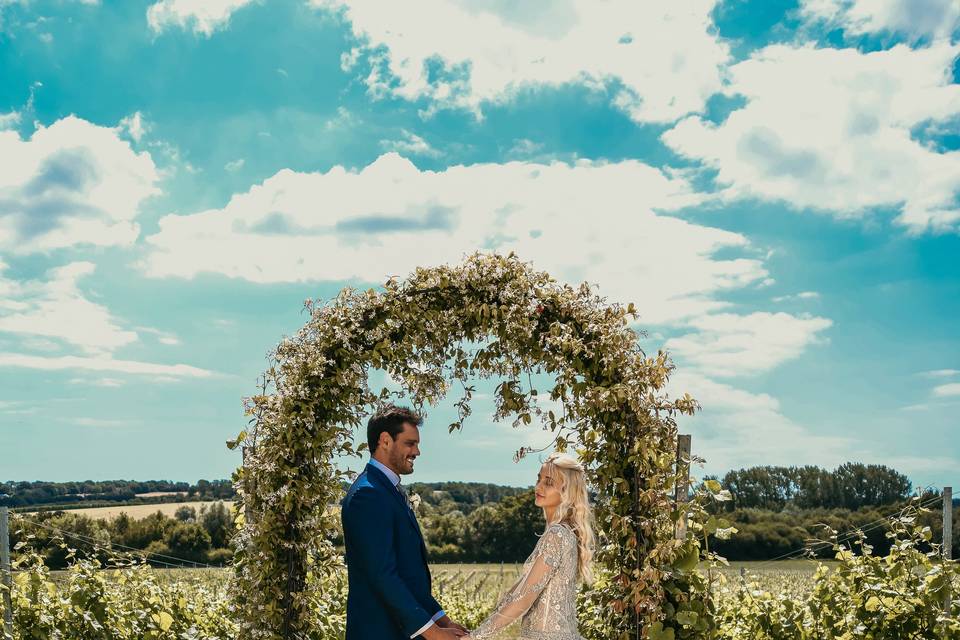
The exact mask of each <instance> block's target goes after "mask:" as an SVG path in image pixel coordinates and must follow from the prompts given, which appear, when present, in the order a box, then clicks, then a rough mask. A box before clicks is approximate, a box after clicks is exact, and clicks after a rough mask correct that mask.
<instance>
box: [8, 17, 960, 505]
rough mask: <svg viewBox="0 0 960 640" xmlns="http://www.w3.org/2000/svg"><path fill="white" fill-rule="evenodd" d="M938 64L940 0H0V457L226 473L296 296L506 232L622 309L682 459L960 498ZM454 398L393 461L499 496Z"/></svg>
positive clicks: (34, 472) (958, 404)
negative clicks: (857, 476) (890, 478)
mask: <svg viewBox="0 0 960 640" xmlns="http://www.w3.org/2000/svg"><path fill="white" fill-rule="evenodd" d="M958 55H960V4H957V3H956V2H954V0H923V1H922V2H918V1H917V0H688V1H686V2H675V1H672V0H646V1H644V2H636V1H633V0H622V1H621V0H607V1H604V2H596V1H595V0H557V1H555V2H537V3H533V2H527V3H515V2H506V1H504V0H421V1H420V2H417V3H414V4H410V3H383V2H375V1H373V0H204V1H202V2H201V1H191V0H159V1H157V0H123V1H120V0H100V1H97V0H0V460H2V462H0V479H4V480H54V481H65V480H80V479H120V478H125V479H127V478H129V479H143V480H145V479H175V480H196V479H198V478H223V477H228V476H229V474H230V473H231V471H232V470H233V469H234V468H235V466H236V465H237V464H239V458H238V455H237V454H236V453H235V452H231V451H229V450H228V449H227V448H226V446H225V444H224V443H225V441H226V440H228V439H230V438H232V437H235V435H236V434H237V433H238V432H239V431H240V430H241V429H243V428H244V427H245V425H246V417H245V416H244V414H243V398H244V397H245V396H248V395H250V394H252V393H254V392H255V391H256V388H257V379H258V376H259V375H260V374H261V372H262V371H263V370H264V368H265V367H266V366H267V356H268V354H269V353H270V352H271V350H272V349H273V348H274V347H275V346H276V344H277V343H278V342H279V340H280V339H281V338H282V337H283V336H284V335H290V334H292V333H294V332H295V331H296V330H297V329H298V328H299V327H300V326H301V325H302V324H303V323H304V322H305V320H306V315H305V314H304V312H303V301H304V300H305V299H307V298H313V299H329V298H331V297H332V296H334V295H335V294H336V292H337V291H339V290H340V289H341V288H342V287H345V286H358V287H369V286H378V285H379V284H381V283H382V282H383V281H384V280H385V279H387V278H388V277H391V276H399V277H403V276H405V275H406V274H409V273H410V272H411V271H412V270H413V269H414V268H415V267H417V266H420V265H423V266H429V265H438V264H456V263H458V262H460V261H461V260H462V259H463V258H464V256H466V255H468V254H470V253H472V252H474V251H496V252H501V253H507V252H509V251H515V252H516V253H517V255H519V256H520V258H521V259H523V260H525V261H528V262H530V263H531V264H532V265H533V266H534V267H535V268H537V269H541V270H545V271H549V272H550V273H551V274H553V275H554V276H555V277H556V278H558V279H559V280H561V281H564V282H569V283H573V284H578V283H580V282H584V281H586V282H589V283H591V284H592V285H594V286H596V288H597V290H598V291H599V293H600V294H602V295H604V296H605V297H607V299H608V300H610V301H611V302H633V303H635V304H636V306H637V309H638V311H639V314H640V317H639V320H638V321H637V324H636V328H637V329H638V330H642V331H643V332H645V333H644V334H643V336H642V337H641V345H642V347H643V348H644V349H645V350H646V351H647V352H648V353H656V352H657V351H658V350H660V349H664V350H667V351H668V352H669V353H670V354H671V356H672V358H673V361H674V362H675V364H676V367H677V368H676V371H675V372H674V375H673V377H672V379H671V383H670V384H671V390H672V391H673V392H674V393H678V394H682V393H684V392H689V393H691V395H693V396H694V397H696V398H697V399H698V400H699V401H700V403H701V405H702V407H703V409H702V411H701V412H699V413H698V414H697V415H696V416H695V417H692V418H688V419H685V420H684V421H683V422H682V424H681V430H682V431H684V432H686V433H690V434H692V435H693V451H694V453H695V454H697V455H698V456H701V457H703V458H705V459H706V463H704V465H703V466H702V467H699V468H696V469H694V474H695V475H697V476H701V475H703V474H708V473H709V474H723V473H724V472H726V471H727V470H729V469H736V468H742V467H749V466H754V465H765V464H770V465H805V464H815V465H820V466H823V467H826V468H834V467H836V466H837V465H839V464H842V463H844V462H847V461H855V462H863V463H868V464H884V465H888V466H891V467H893V468H895V469H897V470H899V471H901V472H903V473H905V474H907V475H908V476H909V477H910V479H911V480H912V481H913V482H914V484H915V485H916V486H926V485H933V486H936V487H939V486H943V485H948V484H952V485H953V486H954V487H956V486H960V419H958V417H957V410H958V408H960V335H958V331H960V324H958V322H957V319H958V317H960V260H958V258H960V235H958V231H960V84H958V81H960V64H958ZM484 388H485V387H484V386H483V385H480V390H481V394H480V397H479V398H478V399H477V401H476V402H475V403H474V410H475V413H474V415H473V416H472V417H471V418H470V419H469V420H468V422H467V424H466V425H465V428H464V430H463V431H462V432H461V433H455V434H451V435H447V433H446V424H448V422H449V421H450V420H449V417H450V414H451V407H450V403H449V402H447V403H443V404H441V405H439V406H437V407H434V408H432V409H431V410H430V411H429V413H428V416H427V420H426V424H425V427H424V428H423V430H422V439H423V446H422V449H423V455H422V457H421V459H420V461H418V464H417V472H416V474H415V476H414V478H413V479H414V480H420V481H442V480H465V481H487V482H498V483H502V484H514V485H528V484H532V481H533V479H534V477H535V475H536V469H537V465H538V457H537V456H531V457H530V458H529V459H527V460H525V461H523V462H521V463H520V464H515V463H514V462H513V461H512V459H513V452H514V451H515V450H516V449H518V448H519V447H520V446H539V447H542V446H545V445H547V444H549V442H550V441H551V436H550V434H549V433H544V432H543V431H542V430H540V429H538V428H536V425H534V426H532V427H528V428H526V429H519V430H518V429H514V428H512V427H511V426H510V425H509V424H497V423H494V422H492V421H491V419H490V417H489V414H490V412H491V405H490V399H489V397H488V396H486V395H485V394H484V393H482V391H483V389H484ZM361 439H362V436H361ZM345 464H346V463H345ZM351 464H352V465H353V466H355V465H356V462H354V463H351Z"/></svg>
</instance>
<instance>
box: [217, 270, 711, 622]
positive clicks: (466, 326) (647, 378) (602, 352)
mask: <svg viewBox="0 0 960 640" xmlns="http://www.w3.org/2000/svg"><path fill="white" fill-rule="evenodd" d="M307 309H308V310H309V312H310V319H309V320H308V321H307V322H306V324H305V325H304V326H303V327H302V328H301V329H300V330H299V332H298V333H297V334H296V335H294V336H291V337H288V338H285V339H284V340H283V341H282V342H281V343H280V345H279V346H278V347H277V349H276V352H275V354H274V355H273V358H272V362H271V366H270V368H269V369H268V371H267V372H266V373H265V375H264V384H263V387H262V389H261V393H260V394H258V395H256V396H253V397H252V398H250V399H249V400H248V403H247V410H248V412H249V414H250V416H251V428H250V429H249V430H248V431H245V432H242V433H241V434H240V436H239V437H238V439H237V440H236V441H233V442H231V443H230V446H232V447H235V446H240V445H243V446H245V447H246V448H247V451H248V455H246V456H245V461H244V466H243V467H241V469H239V470H238V472H237V474H236V476H235V480H236V483H237V486H238V490H239V491H240V493H241V495H242V499H243V503H244V514H245V516H244V520H243V522H242V526H241V527H240V529H239V531H238V534H237V540H236V542H237V555H236V562H235V571H236V577H235V581H234V598H233V606H234V607H235V608H236V614H237V616H238V618H239V621H240V626H241V637H243V638H245V639H250V640H252V639H271V640H273V639H280V638H282V639H283V640H289V639H298V640H299V639H305V638H325V637H331V636H330V635H329V634H328V635H325V634H324V633H325V632H324V628H325V626H324V625H325V624H326V623H325V620H326V619H327V618H326V617H325V616H327V615H328V614H329V612H326V611H325V602H326V601H325V600H324V598H323V591H324V589H325V588H328V587H325V585H330V584H331V583H332V581H335V580H336V576H337V574H338V573H339V572H341V571H342V559H341V558H340V557H339V555H338V554H337V550H336V549H335V547H334V546H333V544H332V543H331V541H330V539H329V536H328V535H327V534H328V533H329V531H331V530H332V529H333V527H334V526H335V522H336V519H337V517H338V515H337V512H336V510H335V509H331V508H330V506H331V505H335V504H336V503H337V502H338V501H339V499H340V496H341V493H342V489H341V483H342V481H343V480H345V479H346V477H347V476H346V474H345V472H344V471H343V470H341V469H339V468H338V467H337V465H336V460H337V459H338V457H340V456H344V455H359V454H360V453H361V452H362V451H363V449H365V448H366V445H365V444H363V445H361V446H360V447H357V448H355V447H354V445H353V435H354V431H355V429H356V428H358V427H360V425H361V424H362V423H363V420H364V418H365V417H366V416H367V415H369V412H370V410H371V407H372V406H374V405H376V404H377V403H378V402H383V401H384V400H386V399H388V397H389V396H390V392H389V391H388V390H386V389H383V390H375V389H371V388H370V385H369V381H368V374H369V372H370V371H371V370H374V369H380V370H384V371H386V372H387V373H389V375H390V376H391V377H392V378H393V379H394V380H396V381H398V382H399V384H400V385H401V386H402V388H403V390H404V393H405V394H406V396H407V397H408V398H409V399H410V400H411V401H412V403H413V404H414V405H415V406H422V405H424V404H433V403H436V402H437V401H439V400H440V399H442V398H443V397H444V396H445V395H446V394H447V392H448V390H450V389H451V388H452V387H454V386H456V387H457V388H458V389H459V391H458V393H459V394H460V396H461V397H460V398H459V400H458V401H457V403H456V406H457V408H458V414H459V417H458V420H457V421H455V422H454V423H453V424H451V425H450V427H449V428H450V431H451V432H452V431H454V430H457V429H459V428H461V426H462V423H463V420H464V418H466V417H467V416H468V415H469V414H470V405H469V403H470V399H471V387H470V386H469V381H470V380H471V379H474V378H499V379H500V380H501V382H500V383H499V385H498V386H497V392H496V394H495V406H496V414H495V415H496V417H497V418H498V419H504V418H506V419H511V418H512V419H513V420H514V423H515V425H517V426H523V425H525V424H530V423H531V422H532V421H533V419H534V417H536V418H538V420H540V421H542V422H543V423H544V424H545V425H547V427H549V429H550V430H551V431H552V432H553V434H554V435H555V437H556V445H557V447H558V448H568V447H569V448H575V449H576V450H577V452H578V454H579V455H580V457H581V459H582V461H583V463H584V465H585V467H586V468H587V471H588V475H589V479H590V481H591V483H592V486H593V487H594V488H595V489H596V490H597V504H596V515H597V527H598V536H599V538H600V545H599V548H598V549H597V555H596V561H597V563H598V566H597V574H598V580H597V582H596V584H595V585H594V587H593V589H592V590H590V592H589V593H587V594H586V595H585V596H584V600H583V602H582V606H581V610H582V613H583V616H584V633H585V635H586V636H587V637H590V638H609V639H626V638H652V639H658V638H688V637H689V638H692V637H704V635H705V634H704V631H705V630H707V628H709V627H712V626H713V617H712V611H713V607H712V604H711V602H710V600H709V598H708V597H707V591H706V589H705V585H704V583H703V580H702V579H701V578H700V577H699V574H697V573H696V571H695V565H696V561H697V560H698V559H699V546H698V543H697V541H696V539H695V538H694V537H693V536H688V537H686V538H685V539H683V540H677V539H675V536H674V530H675V525H676V522H677V520H678V518H679V513H678V510H677V509H676V508H675V507H674V504H673V502H672V500H671V498H670V495H669V494H670V490H671V488H672V486H673V483H674V480H675V477H676V472H675V470H674V459H675V455H676V435H677V428H676V422H675V417H676V416H677V415H678V414H680V413H693V412H694V411H695V410H696V408H697V407H696V403H695V401H694V400H693V399H692V398H690V397H689V396H684V397H683V398H680V399H670V398H668V397H667V395H666V394H665V392H664V386H665V384H666V382H667V378H668V376H669V374H670V372H671V370H672V365H671V364H670V362H669V360H668V358H667V356H666V355H665V354H663V353H660V354H658V355H656V356H650V357H648V356H647V355H646V354H645V353H644V352H643V351H642V350H641V349H640V348H639V346H638V344H637V335H636V333H635V332H634V330H633V329H631V328H630V326H629V324H628V321H629V319H630V318H631V317H633V315H634V308H633V305H632V304H631V305H629V306H626V307H624V306H620V305H610V304H608V303H607V302H606V301H605V300H604V299H603V298H601V297H599V296H598V295H597V294H596V292H595V291H593V290H592V289H591V288H590V287H589V286H587V285H581V286H580V287H571V286H568V285H563V284H560V283H558V282H556V281H555V280H554V279H553V278H551V277H550V276H549V275H548V274H546V273H543V272H540V271H536V270H534V269H533V268H532V267H531V266H530V265H529V264H526V263H524V262H522V261H520V260H519V259H518V258H516V257H515V256H513V255H512V254H511V255H509V256H501V255H490V254H475V255H473V256H471V257H469V258H467V259H466V260H465V261H464V262H463V263H462V264H460V265H457V266H441V267H435V268H420V269H417V270H416V271H415V272H414V273H413V274H412V275H411V276H410V277H409V278H408V279H407V280H405V281H398V280H390V281H388V282H387V283H386V284H385V285H384V286H383V288H382V289H381V290H374V289H371V290H368V291H357V290H352V289H345V290H344V291H342V292H341V293H340V294H339V295H338V296H337V297H336V298H335V299H333V300H331V301H330V302H329V303H327V304H322V305H321V304H314V303H312V302H309V301H308V303H307ZM468 347H472V348H468ZM531 372H535V373H545V374H549V375H550V376H552V379H554V380H555V383H554V384H553V386H552V388H550V389H549V390H545V391H544V392H543V393H542V394H540V393H538V391H537V390H535V389H532V388H530V385H525V382H526V381H527V380H528V379H529V377H528V374H530V373H531ZM543 397H548V398H550V399H551V400H552V401H555V402H559V403H561V404H562V406H563V408H564V410H563V414H562V415H557V414H556V413H555V412H553V411H548V410H546V409H542V408H541V407H540V406H539V405H538V403H537V400H538V398H543ZM521 454H522V452H521Z"/></svg>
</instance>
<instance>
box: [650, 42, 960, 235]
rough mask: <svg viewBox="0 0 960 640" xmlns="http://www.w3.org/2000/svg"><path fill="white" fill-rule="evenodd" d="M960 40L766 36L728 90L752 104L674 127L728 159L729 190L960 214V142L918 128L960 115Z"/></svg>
mask: <svg viewBox="0 0 960 640" xmlns="http://www.w3.org/2000/svg"><path fill="white" fill-rule="evenodd" d="M958 53H960V45H951V44H949V43H947V42H940V43H937V44H934V45H932V46H930V47H927V48H923V49H911V48H909V47H907V46H904V45H898V46H896V47H893V48H892V49H889V50H885V51H876V52H871V53H861V52H859V51H857V50H855V49H823V48H815V47H813V46H805V47H800V48H795V47H792V46H785V45H774V46H769V47H766V48H764V49H762V50H760V51H758V52H756V53H754V54H753V56H751V58H750V59H748V60H746V61H744V62H741V63H739V64H736V65H734V66H733V67H732V68H731V69H730V82H729V86H728V87H727V88H726V92H727V93H728V94H730V95H740V96H743V97H744V98H745V99H746V104H745V106H743V107H742V108H740V109H737V110H735V111H733V112H732V113H731V114H730V115H729V117H727V119H726V120H725V121H724V122H722V123H720V124H713V123H711V122H708V121H706V120H704V119H702V118H700V117H696V116H694V117H690V118H687V119H685V120H683V121H681V122H680V123H679V124H677V126H676V127H675V128H673V129H671V130H670V131H668V132H666V133H665V134H664V135H663V140H664V141H665V142H666V143H667V144H668V145H669V146H670V147H672V148H673V149H674V150H676V151H678V152H679V153H681V154H683V155H685V156H688V157H690V158H695V159H698V160H701V161H702V162H703V163H704V164H705V165H706V166H708V167H711V168H713V169H716V171H717V178H716V179H717V183H718V184H719V185H720V186H721V187H722V194H723V196H724V197H726V198H728V199H733V198H759V199H763V200H775V201H784V202H787V203H790V204H792V205H793V206H795V207H798V208H809V209H814V210H821V211H827V212H831V213H833V214H835V215H838V216H845V217H857V216H862V215H865V214H866V213H867V212H868V211H869V210H870V209H871V208H875V207H889V208H895V209H898V210H899V217H898V218H897V221H898V222H899V223H900V224H902V225H905V226H907V227H909V228H910V229H911V230H913V231H916V232H920V231H924V230H930V229H932V230H945V229H953V228H956V227H957V226H958V223H960V206H958V204H957V193H958V190H960V152H958V151H938V150H937V149H935V148H932V147H931V146H928V145H925V144H922V143H921V142H920V141H918V140H916V139H914V138H912V137H911V131H912V130H913V129H914V128H915V127H917V126H919V125H925V124H929V123H931V122H941V121H946V120H948V119H950V118H955V117H956V116H957V114H960V85H956V84H953V83H952V68H953V62H954V59H955V58H956V56H957V54H958Z"/></svg>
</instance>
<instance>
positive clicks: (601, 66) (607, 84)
mask: <svg viewBox="0 0 960 640" xmlns="http://www.w3.org/2000/svg"><path fill="white" fill-rule="evenodd" d="M311 3H312V4H313V5H315V6H317V7H321V8H323V9H327V10H331V11H335V12H338V13H339V14H340V15H342V16H343V18H344V20H345V21H347V22H348V23H349V24H350V25H351V28H352V30H353V33H354V35H355V37H356V39H357V42H358V44H357V46H356V47H355V48H354V49H353V50H351V51H350V52H347V53H345V54H344V56H343V59H342V66H343V67H344V69H348V70H349V69H353V68H354V67H356V65H357V64H358V63H359V61H360V59H361V56H360V54H361V52H364V53H366V54H367V58H368V61H369V63H370V69H369V70H364V79H365V82H366V83H367V85H368V87H369V89H370V91H371V93H372V94H374V95H377V96H381V95H393V96H397V97H400V98H404V99H407V100H418V99H421V98H426V99H428V100H430V101H431V102H432V105H433V107H434V108H436V107H457V108H464V109H468V110H471V111H474V112H476V113H477V114H478V115H479V114H480V112H481V107H482V104H483V103H484V102H500V101H505V100H509V99H510V98H511V97H513V96H514V95H515V94H516V93H517V92H518V91H521V90H524V89H527V88H531V87H543V86H553V87H557V86H562V85H565V84H569V83H577V84H586V85H588V86H591V87H593V88H596V89H599V90H607V91H609V92H610V95H611V100H612V103H613V104H615V105H616V106H617V107H619V108H621V109H623V110H624V111H625V112H626V113H628V114H629V115H630V117H632V118H633V119H635V120H637V121H639V122H663V121H673V120H676V119H677V118H679V117H680V116H682V115H684V114H686V113H690V112H695V111H699V110H701V109H702V108H703V106H704V104H705V101H706V100H707V98H708V97H709V96H710V95H711V94H713V93H714V92H716V91H717V90H718V89H719V88H720V85H721V68H722V67H723V65H724V64H725V63H726V61H727V59H728V50H727V47H726V45H725V44H724V43H723V41H722V40H721V39H720V38H719V36H718V35H717V32H716V28H715V27H714V25H713V22H712V18H711V12H712V11H713V9H714V6H715V4H716V0H688V1H687V2H682V3H677V2H672V1H671V0H645V1H644V2H634V1H631V0H615V1H611V2H604V3H596V2H592V1H591V0H564V1H561V2H556V3H550V4H543V3H536V4H533V3H530V4H528V3H505V2H500V1H498V0H481V1H479V2H476V1H470V2H467V1H465V0H424V1H422V2H419V3H418V4H417V9H418V10H417V11H411V10H410V7H409V6H407V5H405V4H404V3H395V2H378V1H376V0H311ZM424 16H429V17H430V19H424ZM437 25H443V27H442V28H437Z"/></svg>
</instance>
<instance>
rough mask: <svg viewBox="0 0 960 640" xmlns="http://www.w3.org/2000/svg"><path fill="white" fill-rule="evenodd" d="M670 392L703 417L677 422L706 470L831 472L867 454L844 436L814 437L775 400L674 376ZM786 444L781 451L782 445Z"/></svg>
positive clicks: (687, 374)
mask: <svg viewBox="0 0 960 640" xmlns="http://www.w3.org/2000/svg"><path fill="white" fill-rule="evenodd" d="M670 388H671V389H674V390H675V392H680V393H683V392H687V393H690V395H692V396H693V397H694V398H696V399H697V401H698V402H699V403H700V404H701V405H702V407H703V412H702V413H701V414H698V415H697V416H696V417H693V418H683V419H682V421H681V428H682V430H684V431H685V432H687V433H693V434H694V436H695V438H694V446H693V449H694V452H695V453H699V454H700V455H702V456H703V457H705V458H707V466H708V468H709V469H712V470H717V471H719V472H722V471H724V470H727V469H735V468H739V467H749V466H756V465H786V466H790V465H803V464H816V465H821V466H827V467H833V466H836V465H839V464H842V463H844V462H848V461H850V460H854V459H862V457H863V456H864V455H865V454H866V453H867V452H866V451H865V449H864V448H863V446H862V443H858V442H857V441H856V440H855V439H853V438H850V437H848V436H845V435H833V434H831V435H824V434H817V433H815V432H813V431H812V430H810V429H809V428H807V427H805V426H804V425H801V424H798V423H796V422H794V421H793V420H791V419H790V418H788V417H786V416H785V415H784V414H783V413H782V412H781V410H780V403H779V402H778V401H777V399H776V398H774V397H772V396H770V395H769V394H766V393H753V392H750V391H745V390H743V389H738V388H737V387H734V386H731V385H729V384H724V383H721V382H717V381H715V380H711V379H710V378H707V377H705V376H703V375H700V374H698V373H694V372H691V371H680V372H678V373H676V374H675V375H674V376H673V378H672V379H671V381H670ZM787 442H788V443H790V446H789V447H785V446H784V443H787Z"/></svg>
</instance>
